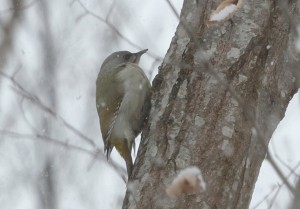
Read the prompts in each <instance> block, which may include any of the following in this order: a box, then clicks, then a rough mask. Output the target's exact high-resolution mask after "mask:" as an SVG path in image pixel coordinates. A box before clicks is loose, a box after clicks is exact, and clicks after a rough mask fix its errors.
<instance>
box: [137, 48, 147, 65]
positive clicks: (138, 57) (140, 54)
mask: <svg viewBox="0 0 300 209" xmlns="http://www.w3.org/2000/svg"><path fill="white" fill-rule="evenodd" d="M147 51H148V49H144V50H142V51H139V52H137V53H134V55H135V61H134V62H135V63H139V61H140V58H141V56H142V55H143V54H145V53H146V52H147Z"/></svg>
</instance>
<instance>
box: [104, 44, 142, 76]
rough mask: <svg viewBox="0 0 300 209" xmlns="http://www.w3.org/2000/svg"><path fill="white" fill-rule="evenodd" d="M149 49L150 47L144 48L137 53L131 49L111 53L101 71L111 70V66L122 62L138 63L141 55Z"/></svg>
mask: <svg viewBox="0 0 300 209" xmlns="http://www.w3.org/2000/svg"><path fill="white" fill-rule="evenodd" d="M146 51H148V49H144V50H142V51H139V52H137V53H131V52H129V51H118V52H114V53H112V54H111V55H109V56H108V57H107V58H106V59H105V60H104V62H103V64H102V65H101V68H100V72H103V71H107V70H110V69H111V68H113V67H115V66H117V65H119V64H122V63H128V62H129V63H136V64H138V63H139V61H140V58H141V56H142V55H143V54H144V53H145V52H146Z"/></svg>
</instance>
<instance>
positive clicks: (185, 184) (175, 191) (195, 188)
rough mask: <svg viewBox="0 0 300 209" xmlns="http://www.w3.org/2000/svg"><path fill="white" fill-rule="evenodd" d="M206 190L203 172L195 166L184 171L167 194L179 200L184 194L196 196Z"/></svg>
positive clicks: (167, 190)
mask: <svg viewBox="0 0 300 209" xmlns="http://www.w3.org/2000/svg"><path fill="white" fill-rule="evenodd" d="M205 190H206V183H205V181H204V179H203V176H202V172H201V170H200V169H199V168H197V167H194V166H193V167H188V168H185V169H183V170H182V171H181V172H180V173H179V174H178V175H177V177H176V178H175V179H174V180H173V182H172V184H171V185H170V186H169V187H168V188H167V189H166V193H167V195H168V196H169V197H171V198H177V197H179V196H180V195H182V194H195V193H199V192H201V191H205Z"/></svg>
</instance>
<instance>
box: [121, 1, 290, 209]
mask: <svg viewBox="0 0 300 209" xmlns="http://www.w3.org/2000/svg"><path fill="white" fill-rule="evenodd" d="M289 2H290V3H289V12H290V13H292V14H295V10H296V9H295V7H296V5H295V4H296V1H295V0H294V1H289ZM218 3H219V2H216V1H212V0H204V1H198V2H197V1H193V0H186V1H185V2H184V6H183V9H182V13H181V17H180V24H179V26H178V28H177V31H176V34H175V36H174V38H173V40H172V43H171V46H170V49H169V51H168V53H167V55H166V57H165V59H164V62H163V64H162V67H161V69H160V71H159V74H158V75H157V76H156V78H155V80H154V82H153V95H152V109H151V113H150V117H149V122H148V125H147V127H146V128H145V130H144V132H143V140H142V142H141V145H140V149H139V152H138V157H137V160H136V163H135V168H134V172H133V181H132V182H131V183H130V184H131V185H130V186H128V188H129V189H128V192H127V195H126V198H125V201H124V205H123V208H153V209H157V208H191V209H194V208H220V209H221V208H222V209H224V208H230V209H234V208H238V209H241V208H248V206H249V202H250V200H251V195H252V192H253V188H254V184H255V181H256V179H257V176H258V173H259V169H260V166H261V162H262V161H263V159H264V157H265V155H266V148H265V147H264V146H263V143H262V141H263V140H264V143H266V144H267V143H268V142H269V139H270V137H271V135H272V133H273V131H274V130H275V128H276V126H277V124H278V123H279V121H280V120H281V119H282V118H283V115H284V112H285V109H286V106H287V104H288V102H289V100H290V99H291V97H292V96H293V94H294V93H295V91H296V84H295V78H294V76H293V74H292V73H291V72H290V71H289V70H288V69H287V63H289V62H291V61H293V59H296V56H295V53H294V52H293V50H294V49H293V46H292V45H293V40H292V38H291V36H290V28H289V25H288V24H287V22H286V19H285V18H284V16H283V14H282V13H281V11H280V8H279V7H278V5H276V1H271V0H269V1H267V0H266V1H261V0H252V1H246V0H244V4H243V7H242V8H241V10H240V11H238V12H237V13H236V14H235V16H234V17H233V18H232V20H231V21H227V22H225V23H223V24H220V25H218V26H213V27H207V26H206V21H207V20H208V18H209V15H210V13H211V12H212V9H215V8H216V7H217V6H218ZM192 165H194V166H197V167H199V168H200V169H201V170H202V172H203V175H204V179H205V181H206V185H207V191H206V192H205V193H201V194H195V195H185V196H183V197H181V198H179V199H170V198H168V197H167V195H166V194H165V189H166V187H167V186H168V185H169V184H170V183H171V181H172V180H173V178H174V177H175V176H176V174H177V173H178V171H179V170H181V169H183V168H185V167H188V166H192Z"/></svg>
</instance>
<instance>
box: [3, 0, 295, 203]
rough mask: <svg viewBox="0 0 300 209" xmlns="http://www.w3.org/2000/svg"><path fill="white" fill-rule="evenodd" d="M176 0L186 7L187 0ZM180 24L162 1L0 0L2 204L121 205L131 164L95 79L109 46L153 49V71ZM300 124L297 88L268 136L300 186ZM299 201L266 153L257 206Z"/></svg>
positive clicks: (148, 59)
mask: <svg viewBox="0 0 300 209" xmlns="http://www.w3.org/2000/svg"><path fill="white" fill-rule="evenodd" d="M13 3H14V4H13ZM172 3H173V4H174V6H175V7H176V9H177V11H178V13H179V12H180V9H181V6H182V0H180V1H179V0H173V1H172ZM14 8H18V9H17V10H16V9H14ZM177 24H178V19H177V18H176V17H175V16H174V14H173V12H172V11H171V9H170V7H169V6H168V4H167V3H166V1H161V0H144V1H140V0H130V1H129V0H126V1H124V0H122V1H121V0H115V1H111V0H98V1H96V0H81V1H76V0H75V1H70V0H51V1H46V0H41V1H36V0H26V1H23V2H22V1H9V0H7V1H6V0H0V25H1V28H0V69H1V70H0V73H1V74H0V205H1V209H35V208H37V209H40V208H72V209H76V208H78V209H79V208H80V209H81V208H86V209H89V208H93V209H95V208H101V209H104V208H112V209H114V208H115V209H118V208H121V205H122V201H123V198H124V195H125V191H126V185H125V183H124V180H123V177H122V176H123V173H124V168H125V164H124V162H123V161H122V160H121V158H120V157H119V155H118V154H117V153H116V152H115V151H113V153H112V159H113V160H112V162H109V163H108V162H107V161H106V159H105V158H104V156H103V154H102V150H103V148H102V146H103V144H102V139H101V133H100V128H99V121H98V117H97V113H96V108H95V80H96V78H97V74H98V71H99V68H100V66H101V63H102V61H103V60H104V59H105V58H106V56H107V55H109V54H110V53H112V52H114V51H118V50H128V51H132V52H136V51H139V50H141V49H145V48H147V49H149V51H148V53H147V54H145V55H143V57H142V59H141V63H140V65H141V66H142V68H143V69H144V70H145V71H146V72H147V75H148V76H149V78H150V79H153V78H154V76H155V74H156V73H157V68H158V66H159V65H160V63H161V62H162V59H163V57H164V55H165V53H166V52H167V50H168V47H169V44H170V42H171V39H172V37H173V35H174V32H175V30H176V27H177ZM299 128H300V103H299V94H297V95H295V96H294V98H293V99H292V101H291V102H290V105H289V107H288V110H287V112H286V117H285V118H284V120H283V121H282V122H281V123H280V125H279V126H278V128H277V130H276V131H275V133H274V135H273V137H272V140H271V144H270V149H271V151H272V154H273V156H274V158H275V159H276V162H277V164H278V166H280V168H281V169H282V171H283V172H284V174H285V175H286V176H288V177H289V181H290V182H291V184H292V185H294V184H295V182H296V180H297V175H299V174H300V153H299V151H298V150H299V147H300V133H299ZM120 167H121V168H122V169H120ZM207 186H209V185H207ZM291 201H292V195H291V194H290V193H289V192H288V190H287V189H286V187H285V186H284V185H282V181H281V180H280V179H279V178H278V176H277V174H276V173H275V172H274V170H273V168H272V167H271V166H270V165H269V163H268V162H264V163H263V166H262V168H261V173H260V176H259V178H258V181H257V183H256V187H255V191H254V195H253V199H252V202H251V206H250V208H260V209H264V208H268V207H270V205H271V206H272V207H271V208H278V209H280V208H282V209H283V208H287V206H288V205H289V204H290V202H291Z"/></svg>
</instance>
